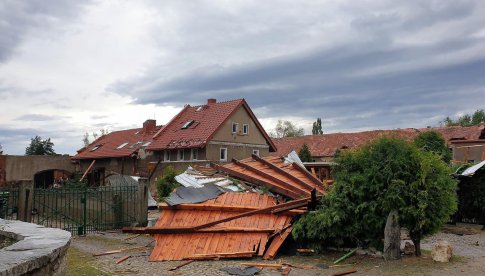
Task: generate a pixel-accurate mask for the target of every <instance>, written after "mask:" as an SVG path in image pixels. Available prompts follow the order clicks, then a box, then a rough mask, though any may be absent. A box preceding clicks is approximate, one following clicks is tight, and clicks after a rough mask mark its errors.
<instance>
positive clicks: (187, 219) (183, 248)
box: [150, 192, 291, 261]
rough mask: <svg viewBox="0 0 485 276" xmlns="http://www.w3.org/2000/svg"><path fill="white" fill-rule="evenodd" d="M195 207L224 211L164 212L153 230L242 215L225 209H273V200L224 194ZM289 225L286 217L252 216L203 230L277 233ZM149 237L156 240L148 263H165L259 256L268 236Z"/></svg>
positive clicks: (243, 234) (172, 235) (194, 234)
mask: <svg viewBox="0 0 485 276" xmlns="http://www.w3.org/2000/svg"><path fill="white" fill-rule="evenodd" d="M199 205H200V206H211V207H214V206H223V207H224V208H223V209H221V210H217V209H214V208H208V210H200V209H198V210H164V211H163V212H162V214H161V215H160V219H159V220H158V222H157V223H156V225H155V227H159V228H164V227H165V228H170V227H189V226H197V225H201V224H205V223H208V222H212V221H216V220H219V219H222V218H227V217H231V216H234V215H237V214H241V213H243V211H230V210H227V207H230V206H234V207H240V206H246V207H257V208H265V207H270V206H274V205H276V199H275V198H274V197H271V196H268V195H261V194H257V193H232V192H228V193H225V194H222V195H220V196H219V197H217V198H216V199H213V200H209V201H206V202H204V203H201V204H199ZM236 210H237V209H236ZM290 222H291V216H289V215H275V214H271V213H268V214H256V215H252V216H246V217H242V218H239V219H235V220H232V221H228V222H224V223H220V224H218V225H216V226H212V227H208V228H207V229H214V228H235V227H237V228H247V229H255V228H257V229H268V228H271V229H275V230H281V229H285V228H287V227H288V225H289V224H290ZM153 236H154V238H155V240H156V246H155V248H154V249H153V251H152V254H151V255H150V261H165V260H182V259H188V258H198V257H200V256H206V255H211V254H228V253H229V254H232V253H238V252H254V255H259V256H262V255H263V253H264V248H265V246H266V243H267V241H268V238H269V233H264V232H247V233H234V232H229V233H180V234H178V233H177V234H155V235H153Z"/></svg>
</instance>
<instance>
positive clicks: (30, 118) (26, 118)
mask: <svg viewBox="0 0 485 276" xmlns="http://www.w3.org/2000/svg"><path fill="white" fill-rule="evenodd" d="M56 119H59V117H56V116H49V115H42V114H25V115H22V116H19V117H17V118H15V119H14V120H16V121H52V120H56Z"/></svg>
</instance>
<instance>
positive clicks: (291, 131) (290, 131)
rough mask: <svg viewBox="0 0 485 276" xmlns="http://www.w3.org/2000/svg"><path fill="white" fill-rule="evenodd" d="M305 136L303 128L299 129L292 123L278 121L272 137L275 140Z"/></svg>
mask: <svg viewBox="0 0 485 276" xmlns="http://www.w3.org/2000/svg"><path fill="white" fill-rule="evenodd" d="M303 135H305V130H304V129H303V128H302V127H298V126H296V125H295V124H293V123H292V122H290V121H282V120H278V123H277V124H276V127H275V129H274V132H272V133H271V136H272V137H274V138H283V137H295V136H303Z"/></svg>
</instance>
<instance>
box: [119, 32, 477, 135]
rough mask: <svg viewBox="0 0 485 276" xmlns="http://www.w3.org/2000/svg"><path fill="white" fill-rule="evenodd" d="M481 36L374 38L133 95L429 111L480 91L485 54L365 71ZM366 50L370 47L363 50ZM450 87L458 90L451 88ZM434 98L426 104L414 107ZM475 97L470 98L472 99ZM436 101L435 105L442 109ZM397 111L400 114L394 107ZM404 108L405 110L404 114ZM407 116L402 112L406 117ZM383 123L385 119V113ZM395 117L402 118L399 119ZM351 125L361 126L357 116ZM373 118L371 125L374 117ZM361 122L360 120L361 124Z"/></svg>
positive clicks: (318, 111)
mask: <svg viewBox="0 0 485 276" xmlns="http://www.w3.org/2000/svg"><path fill="white" fill-rule="evenodd" d="M480 43H483V41H482V40H480V39H476V40H467V41H458V40H457V41H447V42H446V43H443V44H442V45H435V46H431V47H428V46H426V47H408V48H396V49H392V48H391V49H376V48H378V46H377V47H376V46H374V45H355V46H349V47H346V48H339V49H332V50H326V51H317V52H314V53H311V54H308V55H301V56H296V57H287V58H284V59H281V60H270V61H264V62H261V63H260V64H255V65H250V66H241V67H239V68H226V69H225V70H221V71H219V72H216V73H204V72H199V73H192V74H190V75H187V76H184V77H180V78H177V79H173V80H170V81H166V82H163V83H160V84H157V85H154V86H153V87H151V88H149V89H145V90H142V91H139V90H137V89H136V88H135V87H130V89H128V90H126V92H128V91H133V92H134V93H135V94H134V95H133V96H134V97H137V101H138V102H141V103H161V102H163V103H167V102H169V103H174V104H183V103H202V102H204V101H205V100H206V99H207V98H208V97H216V98H219V99H231V98H241V97H244V98H246V99H247V100H248V101H249V102H250V104H251V105H252V106H253V108H256V109H257V108H260V107H267V108H268V109H269V111H268V112H267V114H259V115H262V116H264V117H278V116H282V115H288V114H289V113H291V115H293V116H302V117H315V116H319V115H320V116H321V115H322V113H323V114H324V116H330V117H339V116H341V114H342V111H344V110H345V113H348V112H353V113H355V114H360V113H366V112H369V111H371V110H375V109H376V108H378V109H379V110H381V113H383V112H385V113H386V114H391V113H392V112H393V110H394V109H398V108H399V107H402V106H409V107H410V108H408V113H407V114H406V116H410V115H412V114H414V113H416V114H421V115H420V116H431V115H433V114H436V112H438V111H440V112H442V114H453V112H455V111H456V110H453V108H455V109H456V108H457V106H456V105H450V107H449V108H450V109H449V110H438V109H439V106H446V105H447V104H448V103H450V101H454V99H456V98H457V97H460V96H462V95H463V96H467V100H468V101H470V96H475V97H477V96H478V95H479V94H480V93H483V91H482V90H477V92H474V93H472V95H465V94H464V93H466V91H465V90H464V88H466V87H472V88H480V87H483V86H485V78H483V77H482V76H483V73H482V72H485V59H484V60H476V61H466V62H463V63H460V64H448V65H444V66H433V67H430V68H428V67H427V66H426V64H421V65H419V64H418V65H417V66H416V67H417V68H414V69H412V70H404V69H399V68H398V70H399V71H398V72H392V71H391V70H390V72H389V73H376V74H370V75H366V74H365V73H366V72H367V70H371V69H374V68H377V67H378V66H384V65H393V64H396V66H398V67H399V66H400V62H404V61H413V60H415V61H416V62H417V63H420V62H422V61H425V60H426V59H427V57H428V56H430V55H432V54H433V53H442V54H447V53H452V52H454V51H459V50H463V49H467V48H469V47H472V46H474V45H477V44H480ZM366 49H368V50H366ZM449 91H453V93H448V92H449ZM430 95H434V97H433V98H431V99H430ZM430 101H432V104H429V105H428V106H426V108H422V109H421V110H418V109H416V110H413V108H411V107H412V106H418V107H419V106H421V104H422V103H429V102H430ZM471 102H473V101H471ZM437 108H438V109H437ZM394 115H395V116H394V117H395V118H399V117H400V114H394ZM403 115H404V114H403ZM403 117H404V116H403ZM380 120H382V122H384V120H385V118H380ZM398 120H402V119H401V118H399V119H398ZM345 123H346V124H347V127H353V126H361V122H358V121H356V120H352V121H346V122H345ZM372 123H375V122H372V120H369V122H368V124H372ZM357 124H358V125H357Z"/></svg>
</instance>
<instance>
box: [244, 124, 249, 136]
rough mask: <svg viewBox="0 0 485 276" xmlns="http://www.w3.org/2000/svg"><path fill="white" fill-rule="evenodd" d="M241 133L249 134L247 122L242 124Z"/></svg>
mask: <svg viewBox="0 0 485 276" xmlns="http://www.w3.org/2000/svg"><path fill="white" fill-rule="evenodd" d="M243 134H244V135H248V134H249V125H248V124H244V125H243Z"/></svg>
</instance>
